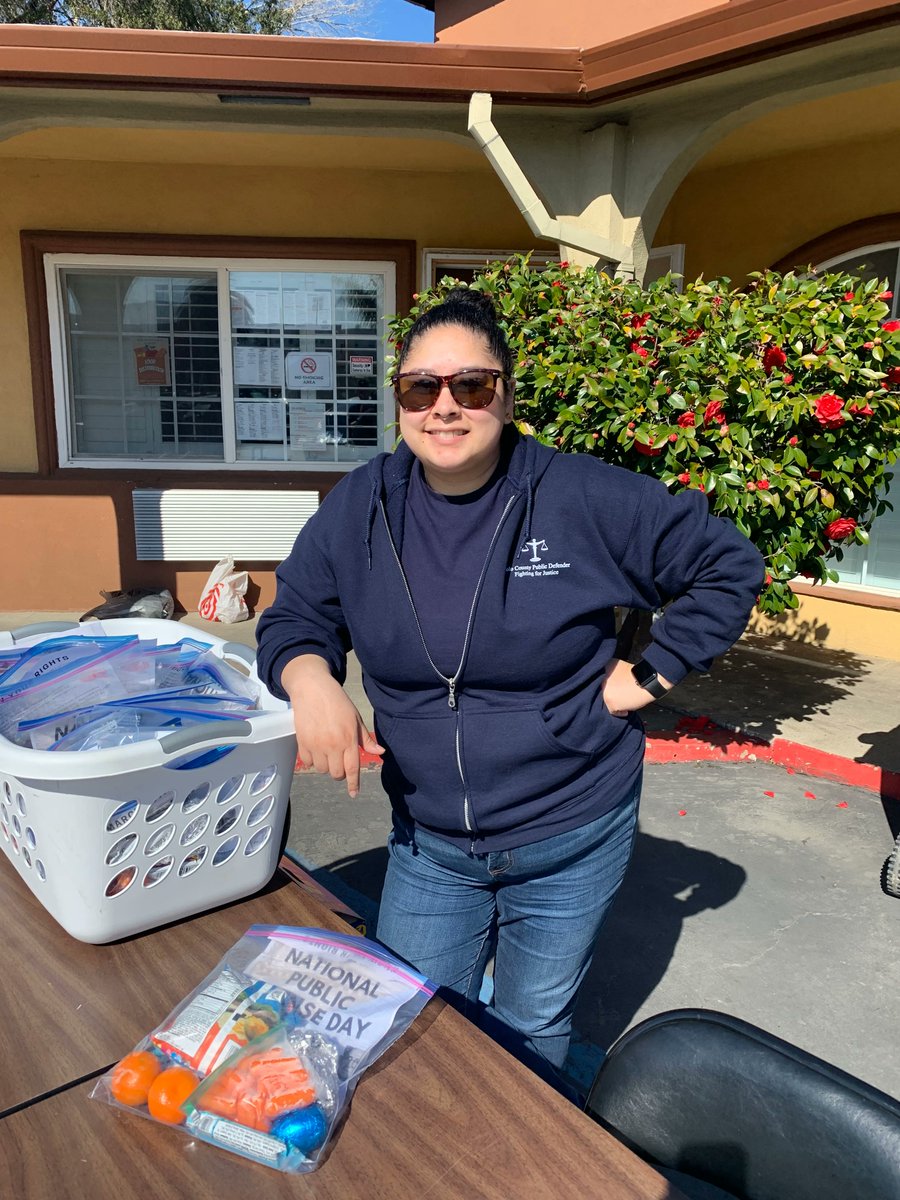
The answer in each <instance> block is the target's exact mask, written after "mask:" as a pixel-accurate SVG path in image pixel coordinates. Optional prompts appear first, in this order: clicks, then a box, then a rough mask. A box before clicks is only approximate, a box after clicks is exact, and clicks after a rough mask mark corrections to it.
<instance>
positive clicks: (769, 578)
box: [763, 571, 772, 584]
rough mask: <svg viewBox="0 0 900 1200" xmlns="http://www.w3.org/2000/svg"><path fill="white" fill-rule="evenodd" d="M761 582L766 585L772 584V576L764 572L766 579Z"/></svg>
mask: <svg viewBox="0 0 900 1200" xmlns="http://www.w3.org/2000/svg"><path fill="white" fill-rule="evenodd" d="M763 582H765V583H767V584H768V583H771V582H772V576H771V575H770V574H769V572H768V571H766V578H765V580H764V581H763Z"/></svg>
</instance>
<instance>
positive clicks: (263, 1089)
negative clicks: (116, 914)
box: [91, 925, 434, 1173]
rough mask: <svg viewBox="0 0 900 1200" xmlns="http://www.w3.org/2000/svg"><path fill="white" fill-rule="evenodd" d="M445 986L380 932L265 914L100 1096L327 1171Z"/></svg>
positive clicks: (267, 1157) (233, 1147) (232, 1145)
mask: <svg viewBox="0 0 900 1200" xmlns="http://www.w3.org/2000/svg"><path fill="white" fill-rule="evenodd" d="M433 994H434V986H433V985H432V984H430V983H429V981H428V980H427V979H426V978H425V977H424V975H420V974H419V973H418V972H417V971H414V970H413V969H412V968H411V967H408V966H407V965H406V964H405V963H403V962H401V961H400V959H398V958H395V957H394V955H392V954H390V953H389V952H388V951H387V950H385V949H384V948H383V947H381V946H379V945H378V944H377V943H375V942H372V941H369V940H368V939H367V938H363V937H357V936H353V935H349V934H340V933H331V932H330V931H328V930H326V929H306V928H297V927H291V926H274V925H253V926H251V928H250V929H248V930H247V932H246V934H245V935H244V936H243V937H242V938H241V939H240V941H238V942H237V943H236V944H235V945H234V946H233V947H232V948H231V950H230V951H229V952H228V954H226V956H225V957H224V958H223V959H222V961H221V962H220V963H219V964H218V966H217V967H216V968H215V970H214V971H212V972H211V973H210V974H209V975H208V976H207V977H206V978H205V979H204V980H203V982H202V983H201V984H200V986H199V987H198V988H196V989H195V990H194V991H193V992H192V993H191V994H190V995H189V996H187V997H186V998H185V999H184V1000H183V1001H182V1002H181V1003H180V1004H179V1005H178V1006H177V1007H176V1008H175V1009H174V1010H173V1012H172V1013H170V1014H169V1016H168V1017H167V1018H166V1020H165V1021H163V1023H162V1024H161V1025H160V1026H158V1027H157V1028H156V1029H154V1030H153V1032H152V1033H151V1034H150V1035H149V1036H148V1037H146V1038H144V1039H143V1041H142V1042H140V1044H139V1045H138V1046H136V1047H135V1049H134V1050H133V1051H132V1052H131V1053H130V1054H127V1055H126V1056H125V1058H123V1059H122V1061H121V1062H119V1063H118V1064H117V1065H116V1066H115V1067H113V1068H112V1070H111V1071H108V1072H107V1073H106V1074H105V1075H104V1076H103V1077H102V1078H101V1079H100V1080H99V1081H98V1083H97V1084H96V1086H95V1087H94V1090H93V1091H92V1092H91V1097H92V1098H93V1099H97V1100H104V1101H106V1102H107V1103H110V1104H113V1105H116V1106H119V1107H124V1108H129V1109H131V1110H132V1111H134V1112H136V1113H138V1114H140V1115H141V1116H145V1117H149V1118H151V1119H153V1120H157V1121H161V1122H163V1123H165V1124H170V1125H176V1126H180V1127H181V1128H182V1129H183V1130H184V1131H185V1132H186V1133H188V1134H190V1135H191V1136H193V1137H197V1138H200V1139H201V1140H202V1141H205V1142H210V1143H211V1144H212V1145H215V1146H220V1147H222V1148H223V1149H226V1150H230V1151H231V1152H232V1153H234V1154H240V1155H241V1156H242V1157H244V1158H249V1159H252V1160H253V1161H254V1162H259V1163H263V1164H265V1165H267V1166H271V1167H275V1168H276V1169H277V1170H279V1171H286V1172H290V1173H297V1172H305V1171H313V1170H315V1169H316V1167H317V1166H318V1165H319V1164H320V1162H321V1161H322V1159H323V1157H324V1155H325V1154H326V1152H327V1149H328V1145H329V1142H330V1140H331V1138H332V1136H333V1135H334V1133H335V1131H336V1129H337V1127H338V1125H339V1123H340V1120H341V1118H342V1116H343V1114H344V1111H345V1109H346V1108H347V1105H348V1104H349V1101H350V1097H351V1096H352V1094H353V1091H354V1089H355V1087H356V1085H357V1083H358V1082H359V1079H360V1077H361V1076H362V1074H363V1072H364V1071H365V1070H366V1069H367V1068H368V1067H370V1066H371V1065H372V1063H373V1062H375V1060H376V1059H377V1058H378V1057H379V1056H380V1055H381V1054H383V1053H384V1051H385V1050H387V1048H388V1047H389V1046H390V1045H391V1044H392V1043H393V1042H394V1041H396V1039H397V1038H398V1037H400V1035H401V1034H402V1033H403V1032H404V1031H405V1030H406V1029H407V1028H408V1026H409V1025H410V1024H411V1023H412V1021H413V1020H414V1019H415V1017H416V1016H417V1015H418V1014H419V1013H420V1012H421V1010H422V1008H423V1007H424V1006H425V1004H426V1003H427V1002H428V1000H429V999H430V998H431V996H432V995H433Z"/></svg>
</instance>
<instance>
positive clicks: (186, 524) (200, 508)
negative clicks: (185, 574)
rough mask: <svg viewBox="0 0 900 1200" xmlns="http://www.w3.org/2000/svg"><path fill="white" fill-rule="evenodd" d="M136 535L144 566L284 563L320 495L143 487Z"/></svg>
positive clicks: (138, 501)
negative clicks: (147, 563) (221, 561)
mask: <svg viewBox="0 0 900 1200" xmlns="http://www.w3.org/2000/svg"><path fill="white" fill-rule="evenodd" d="M132 495H133V497H134V536H135V543H136V546H137V557H138V559H139V560H140V561H142V562H143V561H148V560H157V561H162V562H186V561H207V560H209V561H213V562H215V561H217V560H218V559H220V558H224V557H226V556H228V555H230V556H231V557H232V558H234V559H237V560H242V561H251V562H260V561H262V562H281V560H282V559H283V558H286V557H287V555H288V554H289V553H290V550H291V547H292V546H293V544H294V539H295V538H296V536H297V534H298V533H299V531H300V529H301V528H302V527H303V525H305V524H306V522H307V521H308V520H309V518H310V517H311V516H312V515H313V513H314V512H315V511H316V509H317V508H318V507H319V494H318V492H295V491H278V492H272V491H252V490H249V489H246V488H245V489H238V488H234V489H228V490H224V489H207V488H165V489H159V488H139V489H136V490H135V491H134V492H133V493H132Z"/></svg>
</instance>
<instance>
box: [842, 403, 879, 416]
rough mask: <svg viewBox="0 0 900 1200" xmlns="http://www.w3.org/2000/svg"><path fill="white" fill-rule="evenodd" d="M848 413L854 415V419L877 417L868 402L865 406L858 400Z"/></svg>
mask: <svg viewBox="0 0 900 1200" xmlns="http://www.w3.org/2000/svg"><path fill="white" fill-rule="evenodd" d="M847 412H849V413H852V414H853V415H854V417H872V416H874V415H875V410H874V409H873V408H872V406H871V404H869V403H868V401H867V402H866V403H865V404H860V403H859V401H858V400H857V401H856V402H855V403H854V404H851V405H850V407H849V408H848V409H847Z"/></svg>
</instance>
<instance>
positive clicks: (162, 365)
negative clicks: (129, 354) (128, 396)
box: [134, 342, 170, 387]
mask: <svg viewBox="0 0 900 1200" xmlns="http://www.w3.org/2000/svg"><path fill="white" fill-rule="evenodd" d="M134 369H135V375H136V376H137V381H138V385H139V386H147V385H149V386H151V387H168V386H169V383H170V380H169V348H168V346H167V345H166V343H165V342H157V343H156V344H154V345H150V344H148V345H145V346H135V348H134Z"/></svg>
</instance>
